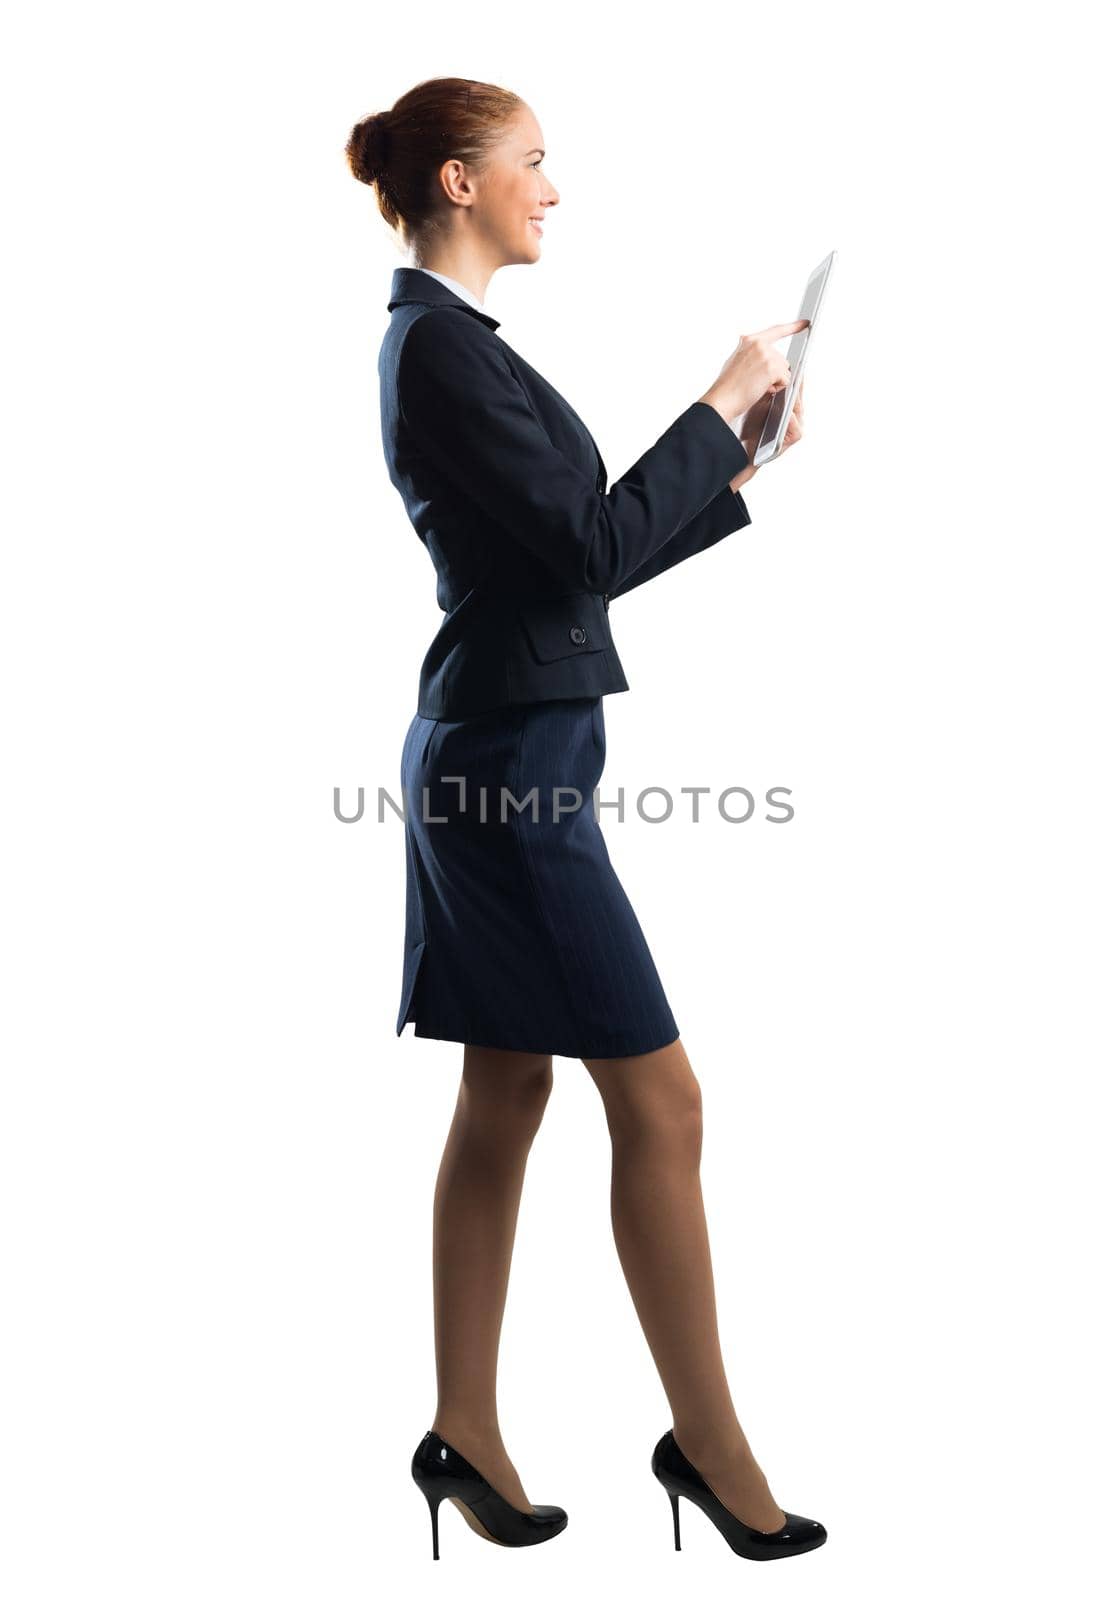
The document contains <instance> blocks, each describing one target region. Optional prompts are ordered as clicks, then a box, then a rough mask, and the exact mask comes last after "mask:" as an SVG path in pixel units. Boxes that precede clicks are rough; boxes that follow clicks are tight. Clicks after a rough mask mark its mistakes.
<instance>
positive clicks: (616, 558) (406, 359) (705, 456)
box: [397, 307, 746, 594]
mask: <svg viewBox="0 0 1120 1600" xmlns="http://www.w3.org/2000/svg"><path fill="white" fill-rule="evenodd" d="M397 397H398V401H399V405H400V412H401V416H402V418H403V420H404V422H405V424H406V427H407V428H408V429H409V430H410V431H411V433H412V435H413V437H414V439H415V440H416V441H417V442H418V443H419V444H420V445H421V446H422V447H423V448H424V449H425V450H426V451H427V452H428V453H429V454H430V455H431V457H432V459H433V460H434V461H435V462H436V463H437V465H438V466H439V467H440V468H441V469H442V470H443V471H444V473H445V474H446V476H447V477H448V479H449V480H450V481H451V482H453V483H454V484H456V485H457V487H458V488H459V489H460V490H462V492H463V493H464V494H466V495H468V496H470V497H471V499H473V500H474V501H475V503H476V504H477V505H478V506H480V507H481V509H482V510H483V511H484V512H485V513H486V514H487V516H489V517H491V518H492V519H493V520H494V522H495V523H497V524H498V525H500V526H501V527H502V528H504V529H505V530H506V532H507V533H509V534H510V535H511V536H512V537H513V538H515V539H517V540H519V541H520V542H521V543H522V544H524V545H526V546H527V547H528V548H529V549H530V550H532V551H533V553H534V554H535V555H537V556H538V557H539V558H540V560H541V561H542V562H544V563H545V564H546V565H547V566H548V567H549V568H550V569H551V570H552V571H553V572H554V573H555V574H556V576H557V577H558V578H560V579H561V580H562V581H563V582H564V584H565V585H566V586H567V587H568V588H569V589H572V590H582V591H586V592H589V593H593V594H601V593H604V592H607V593H611V594H615V593H617V592H618V591H619V590H620V588H621V586H622V585H623V584H624V583H625V582H626V580H627V578H629V577H630V576H631V575H632V574H634V573H636V572H637V570H638V569H639V568H641V567H642V566H643V564H644V563H646V562H648V561H650V559H651V558H653V557H655V556H656V555H657V554H658V552H659V551H660V550H661V549H662V547H663V546H665V545H667V544H669V543H670V542H671V541H672V540H673V539H674V537H675V536H676V535H677V534H679V533H680V532H681V531H682V529H684V528H685V527H686V526H687V525H688V524H689V523H691V522H692V520H693V519H694V518H696V517H697V516H698V514H699V513H701V512H703V511H704V509H705V508H706V507H707V506H708V504H709V503H710V502H711V501H712V500H713V498H714V497H715V496H716V495H717V494H718V492H719V491H720V490H721V489H726V488H727V485H728V482H729V480H730V479H731V478H733V477H734V476H735V474H736V473H737V472H739V471H741V470H742V468H743V465H744V463H745V461H746V454H745V452H744V450H743V446H742V444H741V443H740V442H739V440H738V439H737V438H736V436H735V434H734V433H733V432H732V430H731V429H730V428H729V427H728V426H727V423H726V422H725V421H724V419H723V418H722V417H721V416H720V414H719V412H718V411H716V409H715V408H714V406H710V405H708V404H707V402H706V401H703V400H695V401H693V403H692V404H691V405H690V406H688V407H687V408H686V409H685V410H684V411H683V412H682V413H681V414H680V416H679V417H677V418H676V420H675V421H673V422H672V423H670V425H669V426H668V428H666V429H665V431H664V433H662V434H661V435H660V437H659V438H658V439H657V441H656V442H655V443H654V444H653V445H651V446H650V448H649V449H648V450H646V451H645V453H644V454H643V455H641V456H639V458H638V460H637V461H636V462H635V463H634V465H633V466H632V467H631V468H630V470H629V471H628V472H626V473H625V474H624V475H623V476H622V477H621V478H619V479H618V481H617V482H616V483H615V485H614V487H613V488H612V489H611V491H610V493H609V494H601V493H600V492H599V488H598V485H597V484H596V482H595V481H594V480H593V479H592V478H590V477H589V476H588V474H587V473H586V472H585V471H583V470H582V469H581V468H579V467H578V466H576V465H575V463H574V462H573V461H572V460H571V459H570V458H569V457H568V456H567V455H565V454H564V452H563V451H561V450H559V449H557V448H556V446H555V445H554V444H553V443H552V441H551V439H550V438H549V436H548V433H547V431H546V430H545V428H544V427H543V425H542V423H541V421H540V419H539V417H538V416H537V414H536V412H535V411H534V410H533V407H532V405H531V404H530V401H529V397H528V395H527V393H526V391H525V389H524V388H523V386H522V384H521V382H520V380H519V378H518V377H517V375H516V373H515V371H514V369H513V367H512V366H511V365H510V363H509V362H508V360H507V359H506V357H505V354H504V353H503V350H502V346H501V344H500V342H499V341H498V340H497V339H496V338H495V336H494V333H493V330H492V329H489V328H487V327H486V326H485V324H483V323H481V322H479V321H478V319H477V318H475V317H471V316H468V315H467V314H466V313H464V312H461V311H459V310H457V309H455V308H453V307H452V308H448V309H443V308H440V307H436V308H435V309H434V310H428V311H425V312H424V313H423V314H422V315H421V316H419V317H417V319H416V321H415V322H413V323H411V324H410V326H409V327H408V329H407V330H406V332H405V335H404V338H403V340H402V343H401V349H400V353H399V357H398V367H397ZM729 531H730V530H729ZM681 559H683V556H682V558H681ZM668 564H670V565H671V564H672V563H671V560H670V561H668ZM651 575H652V574H651Z"/></svg>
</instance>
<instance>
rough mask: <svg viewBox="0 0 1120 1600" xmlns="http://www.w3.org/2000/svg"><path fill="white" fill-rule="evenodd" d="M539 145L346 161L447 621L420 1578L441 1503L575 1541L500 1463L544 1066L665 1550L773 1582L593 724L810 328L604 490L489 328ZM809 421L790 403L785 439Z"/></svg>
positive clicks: (439, 737) (758, 1478) (403, 150)
mask: <svg viewBox="0 0 1120 1600" xmlns="http://www.w3.org/2000/svg"><path fill="white" fill-rule="evenodd" d="M543 146H544V139H543V136H542V133H541V130H540V127H539V125H538V123H537V120H536V118H535V117H534V115H533V113H532V111H531V110H530V109H529V107H528V106H527V105H525V103H524V102H523V101H521V100H520V99H519V98H518V97H517V96H516V95H514V94H512V93H510V92H509V91H507V90H504V89H501V88H497V87H495V86H493V85H490V84H485V83H475V82H472V81H468V80H464V79H459V78H439V79H433V80H431V81H429V82H426V83H422V84H420V85H419V86H418V87H416V88H415V89H412V90H411V91H410V92H409V93H408V94H406V95H404V96H403V97H402V98H401V99H400V100H398V101H397V103H396V105H395V106H394V107H393V108H392V110H391V111H389V112H387V113H382V114H379V115H375V116H371V117H367V118H365V119H364V120H363V121H361V122H359V123H358V124H357V125H356V126H355V128H354V130H353V132H352V134H351V136H350V140H349V143H348V145H347V157H348V160H349V163H350V168H351V170H352V172H353V173H354V175H355V176H356V177H357V178H359V179H360V180H361V181H362V182H365V183H368V184H371V185H372V186H373V187H374V189H375V191H376V194H377V200H378V205H379V207H380V210H381V213H382V215H383V216H384V218H385V219H386V220H387V221H388V222H389V224H390V225H391V226H392V227H393V228H394V229H395V230H396V231H397V232H398V234H399V235H400V236H401V237H402V239H403V240H404V241H405V243H406V244H407V246H408V248H409V250H410V253H411V256H412V260H413V262H414V265H412V266H409V267H399V268H397V269H396V271H395V272H394V274H393V284H392V295H391V298H390V302H389V308H390V310H391V313H392V316H391V320H390V325H389V328H388V329H387V331H386V334H385V338H384V341H383V344H382V348H381V353H380V357H379V373H380V380H381V419H382V438H383V444H384V449H385V458H386V462H387V465H388V469H389V474H390V477H391V478H392V481H393V483H394V484H395V485H396V487H397V489H398V490H399V491H400V493H401V496H402V498H403V500H404V503H405V506H406V509H407V511H408V514H409V517H410V518H411V520H412V522H413V525H414V527H415V528H416V531H417V533H418V534H419V535H420V537H421V538H422V539H423V541H424V543H425V545H426V546H427V549H428V552H429V555H430V556H431V558H432V561H433V563H434V564H435V568H436V572H437V578H438V584H437V598H438V601H439V604H440V606H441V608H442V610H443V611H444V613H445V616H444V620H443V623H442V625H441V627H440V629H439V632H438V634H437V636H436V638H435V640H434V641H433V643H432V645H431V647H430V648H429V650H428V652H427V655H426V656H425V658H424V662H423V665H422V668H421V674H420V694H419V702H418V709H417V714H416V715H415V716H414V717H413V719H412V722H411V724H410V726H409V728H408V731H407V734H406V736H405V740H404V750H403V755H402V762H401V782H402V790H403V792H404V795H405V801H406V804H405V813H406V816H405V822H406V845H407V849H406V872H407V876H406V930H405V947H404V972H403V982H402V993H401V1004H400V1011H399V1014H398V1018H397V1033H398V1034H399V1033H400V1032H401V1030H402V1028H403V1027H404V1025H405V1023H406V1022H407V1021H409V1020H411V1021H412V1022H413V1023H414V1026H415V1034H416V1035H417V1036H420V1037H425V1038H439V1039H451V1040H456V1041H459V1042H461V1043H462V1044H463V1074H462V1081H461V1084H460V1090H459V1098H458V1104H457V1107H456V1111H455V1115H454V1119H453V1121H452V1124H451V1130H450V1134H449V1137H448V1140H447V1146H446V1149H445V1152H444V1156H443V1161H442V1164H441V1167H440V1171H439V1177H438V1181H437V1186H436V1196H435V1230H434V1300H435V1323H436V1329H435V1333H436V1365H437V1384H438V1398H437V1405H436V1412H435V1417H434V1419H433V1422H432V1426H431V1428H430V1429H429V1430H428V1432H427V1433H426V1434H425V1436H424V1438H423V1439H422V1440H421V1442H420V1444H419V1446H418V1447H417V1450H416V1452H415V1454H414V1457H413V1462H412V1471H413V1476H414V1478H415V1481H416V1482H417V1484H418V1485H419V1487H420V1489H421V1490H422V1492H423V1493H424V1494H425V1496H426V1497H427V1499H428V1502H429V1506H430V1510H431V1523H432V1554H433V1556H434V1557H436V1558H438V1555H439V1542H438V1525H437V1519H438V1509H439V1505H440V1503H441V1501H442V1500H443V1499H445V1498H450V1499H451V1500H452V1501H453V1502H454V1503H455V1504H456V1505H457V1507H458V1508H459V1510H460V1511H461V1512H462V1514H463V1515H464V1517H465V1518H466V1519H467V1521H468V1523H469V1524H470V1526H471V1527H472V1528H473V1529H474V1531H476V1532H477V1533H479V1534H481V1535H483V1536H484V1537H486V1538H489V1539H492V1540H494V1541H495V1542H497V1543H500V1544H505V1545H525V1544H535V1543H539V1542H541V1541H543V1540H545V1539H548V1538H551V1537H553V1536H554V1535H555V1534H557V1533H559V1532H560V1531H561V1530H562V1529H563V1528H564V1527H565V1526H566V1524H567V1516H566V1513H565V1512H564V1511H563V1510H562V1509H561V1508H560V1507H558V1506H553V1505H540V1504H534V1503H533V1502H531V1501H530V1500H529V1498H528V1496H527V1495H526V1493H525V1491H524V1489H523V1487H522V1484H521V1479H520V1477H519V1476H518V1474H517V1471H516V1470H515V1468H514V1466H513V1463H512V1462H511V1461H510V1459H509V1457H508V1455H507V1454H506V1451H505V1448H504V1446H503V1443H502V1437H501V1432H500V1429H499V1426H498V1417H497V1402H496V1375H497V1359H498V1339H499V1332H500V1327H501V1321H502V1314H503V1310H504V1305H505V1295H506V1287H507V1282H508V1275H509V1267H510V1258H511V1252H512V1248H513V1239H514V1228H515V1224H516V1219H517V1213H518V1206H519V1201H520V1194H521V1184H522V1178H523V1175H524V1171H525V1164H526V1160H527V1157H528V1153H529V1147H530V1145H531V1144H532V1141H533V1137H534V1135H535V1132H536V1130H537V1127H538V1126H539V1124H540V1121H541V1117H542V1116H543V1113H544V1109H545V1105H546V1103H547V1100H548V1096H549V1093H550V1090H551V1087H552V1057H553V1055H554V1054H559V1055H570V1056H574V1057H576V1058H578V1059H582V1060H583V1062H584V1063H585V1065H586V1067H587V1070H588V1071H589V1072H590V1074H591V1076H592V1078H593V1079H594V1081H595V1084H596V1086H597V1088H598V1090H599V1092H600V1094H601V1096H602V1099H603V1104H604V1107H605V1111H606V1116H607V1121H608V1124H609V1128H610V1136H611V1143H612V1152H613V1166H612V1188H611V1210H612V1222H613V1227H614V1235H615V1239H616V1242H617V1247H618V1252H619V1256H620V1258H621V1262H622V1266H623V1270H624V1272H625V1274H626V1278H627V1282H628V1285H629V1288H630V1291H631V1294H632V1296H633V1299H634V1304H635V1307H636V1309H637V1312H638V1316H639V1319H640V1321H641V1325H642V1329H643V1331H644V1333H645V1335H646V1338H647V1339H648V1341H649V1345H650V1349H651V1351H652V1354H653V1357H654V1361H655V1362H656V1364H657V1368H658V1372H659V1374H660V1376H661V1379H662V1381H663V1383H664V1386H665V1391H666V1395H667V1397H668V1400H669V1405H670V1408H671V1411H672V1417H673V1425H672V1428H671V1429H670V1430H669V1431H668V1432H667V1433H666V1434H664V1436H663V1437H662V1438H661V1439H660V1440H659V1441H658V1443H657V1445H656V1447H655V1450H654V1453H653V1459H652V1466H653V1470H654V1473H655V1475H656V1476H657V1478H658V1481H659V1482H660V1483H661V1484H662V1485H663V1487H664V1488H665V1489H666V1491H667V1492H668V1494H669V1498H670V1501H671V1504H672V1510H673V1523H674V1534H675V1542H676V1548H677V1549H679V1548H680V1533H679V1522H678V1499H679V1496H680V1495H682V1494H683V1495H685V1497H686V1498H688V1499H690V1500H692V1501H693V1502H694V1503H695V1504H697V1505H699V1506H700V1507H702V1509H703V1510H704V1511H705V1512H706V1513H707V1514H708V1515H709V1517H711V1518H712V1520H713V1522H715V1524H716V1525H717V1527H719V1529H720V1531H721V1532H722V1533H723V1535H724V1537H725V1538H726V1539H727V1541H728V1543H729V1544H730V1545H731V1547H732V1549H734V1550H735V1551H736V1552H737V1553H738V1554H739V1555H743V1556H747V1557H750V1558H751V1559H770V1558H773V1557H776V1556H786V1555H793V1554H796V1553H799V1552H801V1551H804V1550H809V1549H813V1548H815V1547H817V1546H818V1545H820V1544H822V1543H823V1542H824V1539H825V1530H824V1528H823V1527H822V1526H821V1524H820V1523H818V1522H814V1521H811V1520H810V1519H809V1518H806V1517H800V1516H796V1515H794V1514H793V1513H789V1514H787V1513H786V1512H784V1511H783V1510H782V1509H781V1507H780V1506H779V1505H778V1504H777V1502H776V1501H775V1499H774V1497H773V1495H772V1494H771V1492H770V1488H769V1485H768V1483H767V1481H766V1478H765V1476H764V1474H763V1472H762V1470H761V1468H760V1467H759V1466H758V1464H757V1462H756V1461H755V1459H754V1456H753V1455H752V1453H751V1449H750V1446H749V1444H748V1442H747V1439H746V1437H745V1435H744V1433H743V1430H742V1428H741V1427H740V1424H739V1422H738V1419H737V1417H736V1415H735V1410H734V1406H733V1404H732V1401H731V1396H730V1393H729V1392H728V1385H727V1379H726V1375H725V1372H724V1367H723V1359H722V1355H721V1351H720V1345H719V1338H718V1334H717V1327H716V1306H715V1298H714V1291H713V1285H712V1268H711V1259H710V1255H709V1250H708V1240H707V1228H706V1222H705V1217H704V1209H703V1200H702V1196H701V1189H700V1176H699V1162H700V1145H701V1099H700V1089H699V1085H698V1083H697V1080H696V1078H695V1076H694V1075H693V1072H692V1070H691V1067H690V1064H689V1061H688V1057H687V1055H686V1054H685V1051H684V1047H683V1045H682V1043H681V1040H680V1036H679V1031H678V1028H677V1025H676V1021H675V1019H674V1017H673V1014H672V1011H671V1010H670V1008H669V1004H668V1001H667V999H666V996H665V993H664V990H663V988H662V986H661V982H660V980H659V977H658V974H657V970H656V967H655V965H654V962H653V959H652V956H651V954H650V951H649V948H648V946H647V944H646V941H645V939H644V937H643V935H642V931H641V928H640V926H639V925H638V921H637V918H636V916H635V914H634V912H633V909H632V908H631V906H630V903H629V901H628V899H627V897H626V894H625V891H624V890H623V888H622V885H621V884H620V882H619V880H618V878H617V877H616V875H615V873H614V870H613V868H612V866H611V863H610V859H609V856H608V854H607V849H606V845H605V842H604V840H603V835H602V833H601V832H600V829H599V825H598V821H597V819H596V816H595V811H594V805H593V792H594V789H595V785H596V783H597V781H598V779H599V777H600V775H601V773H602V770H603V763H604V758H605V742H604V724H603V705H602V696H603V695H604V694H610V693H616V692H619V691H621V690H625V689H626V688H628V684H627V682H626V678H625V675H624V673H623V671H622V666H621V663H620V661H619V659H618V655H617V652H616V650H615V647H614V643H613V640H612V639H611V633H610V624H609V618H608V607H609V603H610V600H611V599H613V598H615V597H617V596H618V595H619V594H622V593H625V592H626V591H627V590H628V589H632V588H633V587H635V586H636V585H637V584H640V583H644V582H647V581H649V579H650V578H652V577H655V576H657V575H659V574H661V573H663V572H665V571H666V570H667V569H668V568H670V567H672V566H674V565H676V564H677V563H678V562H680V561H682V560H684V559H686V558H687V557H688V556H690V555H695V554H697V553H698V552H700V551H702V550H704V549H707V548H709V547H710V546H711V545H713V544H714V543H716V542H717V541H718V540H719V539H722V538H724V537H725V536H726V535H727V534H729V533H731V532H732V531H734V530H735V529H736V528H739V527H743V526H744V525H745V524H746V523H748V522H749V520H750V519H749V517H748V515H747V511H746V507H745V506H744V504H743V501H742V497H741V495H740V493H739V491H740V489H741V487H742V485H743V484H744V483H746V482H747V481H748V479H749V478H750V477H751V476H752V475H753V472H754V470H755V469H754V468H753V467H752V466H751V465H750V464H749V458H750V453H751V449H752V446H753V444H754V443H755V442H756V441H757V438H758V435H759V432H760V430H761V426H762V421H763V418H764V417H765V414H766V411H767V409H768V406H769V403H770V397H771V395H772V394H773V393H774V392H775V391H776V390H777V389H780V388H782V387H784V385H785V384H786V383H787V382H788V381H789V377H790V371H789V365H788V363H787V362H786V360H785V359H784V357H783V356H782V354H781V353H780V351H778V350H777V349H776V348H775V342H776V341H777V340H780V339H782V338H783V337H785V336H786V335H788V334H792V333H794V332H795V331H797V330H798V329H799V328H802V327H804V326H805V325H806V324H805V323H804V322H791V323H786V324H782V325H779V326H775V327H772V328H768V329H766V330H765V332H763V333H761V334H756V335H753V336H750V337H746V338H743V339H741V340H740V341H739V344H738V346H737V348H736V349H735V350H734V351H733V353H732V355H731V356H730V358H729V359H728V361H727V362H726V363H725V364H724V367H723V369H722V371H721V372H720V374H719V376H718V377H717V379H716V381H715V382H714V383H713V384H712V386H711V388H710V389H708V391H707V392H706V394H704V395H703V396H702V397H701V398H700V399H699V400H696V401H693V402H692V403H691V404H690V405H689V406H688V407H687V408H686V410H685V411H684V412H683V413H682V414H681V415H680V416H679V417H678V418H677V419H676V420H675V421H674V422H673V423H672V424H671V425H670V427H669V428H668V429H666V431H665V432H664V433H663V434H662V435H661V436H660V438H659V439H658V440H657V441H656V442H655V443H654V444H653V445H652V446H651V447H650V449H649V450H647V451H646V452H645V453H644V454H643V455H642V457H641V458H640V459H639V461H637V462H636V463H635V464H634V466H633V467H632V468H631V469H630V471H629V472H628V473H626V474H625V475H624V476H623V477H622V478H620V479H619V480H618V482H617V483H616V484H615V486H614V488H613V489H612V490H611V491H610V492H609V493H606V492H605V491H606V469H605V467H604V466H603V461H602V457H601V456H600V455H599V452H598V449H597V447H596V445H595V442H594V440H593V439H592V438H591V435H590V434H589V433H588V431H587V429H586V427H585V426H584V425H583V423H582V422H581V421H580V419H579V417H578V416H577V415H576V413H575V412H574V411H573V410H572V408H571V407H570V406H569V405H568V404H567V402H566V401H565V400H564V399H563V398H562V396H560V395H559V394H558V393H557V392H556V390H555V389H553V388H552V386H551V385H550V384H549V383H547V381H546V380H545V379H544V378H543V377H541V375H540V374H539V373H537V372H535V371H534V370H533V369H532V368H531V367H530V366H529V364H528V363H527V362H525V361H524V360H523V359H522V358H521V357H520V356H518V355H517V353H516V351H514V350H513V349H512V348H511V347H510V346H509V345H508V344H506V343H505V341H504V340H501V339H499V338H498V337H497V334H496V331H495V330H496V329H497V327H498V326H499V324H498V321H497V319H496V318H494V317H491V316H490V315H489V314H488V313H487V312H486V311H485V309H484V305H483V300H484V296H485V293H486V289H487V286H488V284H489V281H490V278H491V276H492V275H493V273H494V272H495V271H496V270H497V269H498V268H499V267H502V266H508V265H513V264H529V263H531V262H535V261H537V260H538V259H539V257H540V253H541V236H542V235H541V228H542V223H543V221H544V220H545V218H546V217H547V216H548V214H549V213H550V212H551V211H552V209H553V208H554V207H555V206H556V204H557V203H558V200H559V196H558V194H557V191H556V189H555V188H554V187H553V185H552V184H551V183H550V182H549V180H548V178H547V177H545V175H544V171H543V158H544V149H543ZM737 418H738V419H740V420H741V424H742V426H741V428H740V427H739V426H737V425H736V421H735V419H737ZM801 420H802V419H801V411H800V403H799V405H798V408H797V410H796V411H795V414H794V417H793V421H792V423H791V426H790V430H789V441H788V442H790V443H792V442H793V441H795V440H796V439H797V438H798V437H799V436H800V433H801ZM533 793H535V794H536V795H537V797H538V798H537V801H536V802H535V803H534V802H532V801H531V798H530V796H531V794H533ZM651 1172H653V1173H655V1175H656V1181H655V1182H651V1181H650V1175H651Z"/></svg>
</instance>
